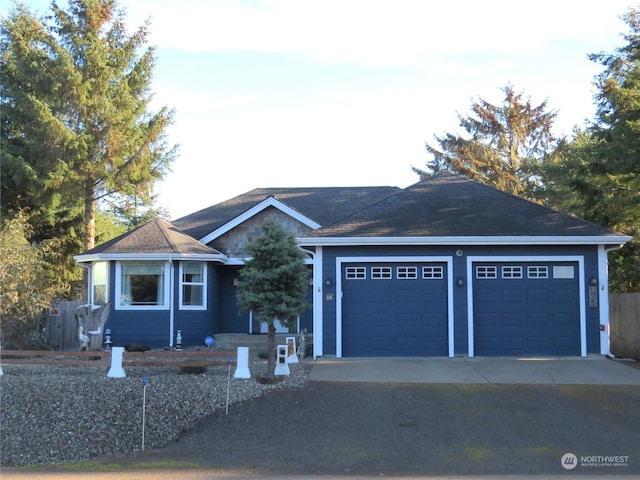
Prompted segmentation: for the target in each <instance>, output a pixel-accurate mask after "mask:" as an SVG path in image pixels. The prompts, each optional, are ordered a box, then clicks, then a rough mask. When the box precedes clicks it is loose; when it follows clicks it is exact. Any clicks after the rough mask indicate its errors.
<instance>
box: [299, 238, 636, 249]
mask: <svg viewBox="0 0 640 480" xmlns="http://www.w3.org/2000/svg"><path fill="white" fill-rule="evenodd" d="M631 238H632V237H629V236H626V235H620V236H583V237H581V236H549V237H536V236H513V237H481V236H478V237H474V236H470V237H302V238H298V239H297V241H298V244H299V245H301V246H307V247H312V246H349V245H603V244H604V245H622V244H625V243H627V242H628V241H629V240H631Z"/></svg>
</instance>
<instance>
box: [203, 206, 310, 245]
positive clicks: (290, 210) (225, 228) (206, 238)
mask: <svg viewBox="0 0 640 480" xmlns="http://www.w3.org/2000/svg"><path fill="white" fill-rule="evenodd" d="M268 207H274V208H277V209H278V210H280V211H281V212H282V213H285V214H286V215H289V216H290V217H292V218H294V219H296V220H298V221H299V222H300V223H302V224H304V225H306V226H307V227H309V228H311V229H313V230H317V229H318V228H320V227H321V226H322V225H320V224H319V223H316V222H314V221H313V220H311V219H310V218H308V217H305V216H304V215H302V214H300V212H298V211H296V210H294V209H293V208H291V207H289V206H287V205H285V204H284V203H282V202H280V201H278V200H276V199H275V198H273V197H269V198H267V199H266V200H263V201H262V202H260V203H259V204H258V205H256V206H254V207H252V208H250V209H249V210H247V211H246V212H244V213H243V214H241V215H238V216H237V217H236V218H234V219H233V220H231V221H230V222H228V223H226V224H224V225H223V226H222V227H220V228H218V229H216V230H214V231H213V232H211V233H210V234H208V235H206V236H204V237H202V238H201V239H200V242H201V243H204V244H205V245H206V244H207V243H209V242H211V241H213V240H215V239H216V238H218V237H219V236H220V235H224V234H225V233H227V232H228V231H230V230H232V229H234V228H236V227H237V226H238V225H241V224H242V223H244V222H246V221H247V220H249V219H250V218H251V217H253V216H254V215H257V214H258V213H260V212H262V211H263V210H264V209H266V208H268Z"/></svg>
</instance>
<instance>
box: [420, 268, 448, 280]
mask: <svg viewBox="0 0 640 480" xmlns="http://www.w3.org/2000/svg"><path fill="white" fill-rule="evenodd" d="M422 278H425V279H433V278H444V269H443V268H442V267H422Z"/></svg>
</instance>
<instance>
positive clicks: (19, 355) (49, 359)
mask: <svg viewBox="0 0 640 480" xmlns="http://www.w3.org/2000/svg"><path fill="white" fill-rule="evenodd" d="M0 357H1V358H2V364H3V365H60V366H65V365H69V366H86V367H108V366H110V365H111V352H100V351H99V352H88V351H75V352H56V351H52V350H2V351H1V352H0ZM230 362H231V364H235V363H236V352H225V351H221V350H190V351H180V352H178V351H164V350H163V351H158V352H153V351H151V352H125V353H124V355H123V358H122V365H123V366H124V367H218V366H226V365H229V363H230Z"/></svg>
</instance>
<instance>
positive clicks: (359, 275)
mask: <svg viewBox="0 0 640 480" xmlns="http://www.w3.org/2000/svg"><path fill="white" fill-rule="evenodd" d="M345 278H346V279H347V280H364V279H366V278H367V269H366V268H364V267H347V268H346V270H345Z"/></svg>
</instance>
